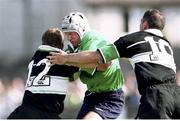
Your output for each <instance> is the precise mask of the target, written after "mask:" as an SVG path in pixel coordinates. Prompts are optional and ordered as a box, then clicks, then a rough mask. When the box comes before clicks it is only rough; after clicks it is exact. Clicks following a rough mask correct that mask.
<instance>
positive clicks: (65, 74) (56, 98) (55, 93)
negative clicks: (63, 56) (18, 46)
mask: <svg viewBox="0 0 180 121" xmlns="http://www.w3.org/2000/svg"><path fill="white" fill-rule="evenodd" d="M58 51H59V49H57V48H54V47H51V46H47V45H41V46H39V48H38V50H37V51H36V52H35V54H34V56H33V57H32V59H31V61H30V63H29V66H28V70H29V72H28V78H27V82H26V90H25V94H24V97H23V103H25V104H31V105H34V106H35V107H38V108H39V109H41V110H43V111H48V112H53V113H58V114H59V113H61V112H62V111H63V109H64V100H65V96H66V92H67V84H68V82H69V77H71V76H72V75H73V74H74V73H75V72H77V71H78V70H79V69H78V68H77V67H73V66H66V65H53V66H50V62H49V61H48V59H47V56H48V55H49V52H58Z"/></svg>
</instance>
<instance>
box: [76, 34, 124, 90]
mask: <svg viewBox="0 0 180 121" xmlns="http://www.w3.org/2000/svg"><path fill="white" fill-rule="evenodd" d="M107 44H110V43H109V42H108V41H107V39H106V38H105V37H103V36H102V35H101V34H100V33H98V32H96V31H88V32H86V33H85V34H84V35H83V38H82V41H81V44H80V47H79V50H80V51H84V50H97V49H98V48H100V47H103V46H104V45H107ZM80 71H81V74H80V79H81V81H82V82H83V83H85V84H87V88H88V91H91V92H107V91H114V90H117V89H119V88H121V87H122V86H123V84H124V77H123V73H122V70H121V68H120V64H119V60H118V59H115V60H113V61H112V65H111V66H110V67H109V68H108V69H107V70H106V71H97V70H96V69H87V68H86V69H85V68H81V69H80Z"/></svg>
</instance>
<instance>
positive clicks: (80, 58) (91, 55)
mask: <svg viewBox="0 0 180 121" xmlns="http://www.w3.org/2000/svg"><path fill="white" fill-rule="evenodd" d="M48 58H49V59H50V62H51V63H52V64H100V63H102V57H101V55H100V53H99V52H98V51H83V52H79V53H70V54H67V53H65V52H64V51H62V50H60V52H59V53H54V52H51V56H48Z"/></svg>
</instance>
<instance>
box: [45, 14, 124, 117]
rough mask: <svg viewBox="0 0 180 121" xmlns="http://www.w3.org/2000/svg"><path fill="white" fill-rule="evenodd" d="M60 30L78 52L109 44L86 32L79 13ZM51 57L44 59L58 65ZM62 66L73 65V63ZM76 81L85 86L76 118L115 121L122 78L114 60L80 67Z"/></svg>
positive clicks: (119, 108)
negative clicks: (78, 79) (110, 120)
mask: <svg viewBox="0 0 180 121" xmlns="http://www.w3.org/2000/svg"><path fill="white" fill-rule="evenodd" d="M62 31H63V32H64V33H65V35H66V36H67V38H68V40H69V41H70V42H71V43H72V45H73V46H74V48H75V49H76V50H78V52H81V51H86V50H97V48H100V47H103V46H105V45H107V44H110V43H109V42H108V41H107V39H106V38H105V37H104V36H102V35H101V34H100V33H98V32H96V31H93V30H91V29H90V27H89V24H88V20H87V18H86V17H85V16H84V15H83V14H82V13H80V12H72V13H70V14H69V15H67V16H65V17H64V19H63V21H62ZM54 54H58V53H52V55H54ZM51 57H52V56H48V58H50V59H51V62H52V63H53V64H58V61H52V58H51ZM65 64H67V65H75V66H77V65H76V64H75V63H65ZM80 67H81V66H80ZM80 80H81V81H82V82H83V83H84V84H86V85H87V91H86V93H85V97H84V101H83V105H82V107H81V109H80V111H79V114H78V116H77V119H115V118H117V117H118V116H119V115H120V114H121V112H122V109H123V105H124V92H123V91H122V86H123V84H124V78H123V74H122V71H121V68H120V64H119V60H118V59H115V60H113V61H111V62H110V63H107V64H100V63H96V66H92V67H89V68H87V67H86V68H80Z"/></svg>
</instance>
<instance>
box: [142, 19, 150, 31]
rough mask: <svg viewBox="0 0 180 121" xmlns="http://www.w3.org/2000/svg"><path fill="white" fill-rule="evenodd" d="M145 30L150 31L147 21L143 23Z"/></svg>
mask: <svg viewBox="0 0 180 121" xmlns="http://www.w3.org/2000/svg"><path fill="white" fill-rule="evenodd" d="M143 29H144V30H146V29H149V23H148V22H147V21H146V20H145V21H144V22H143Z"/></svg>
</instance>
